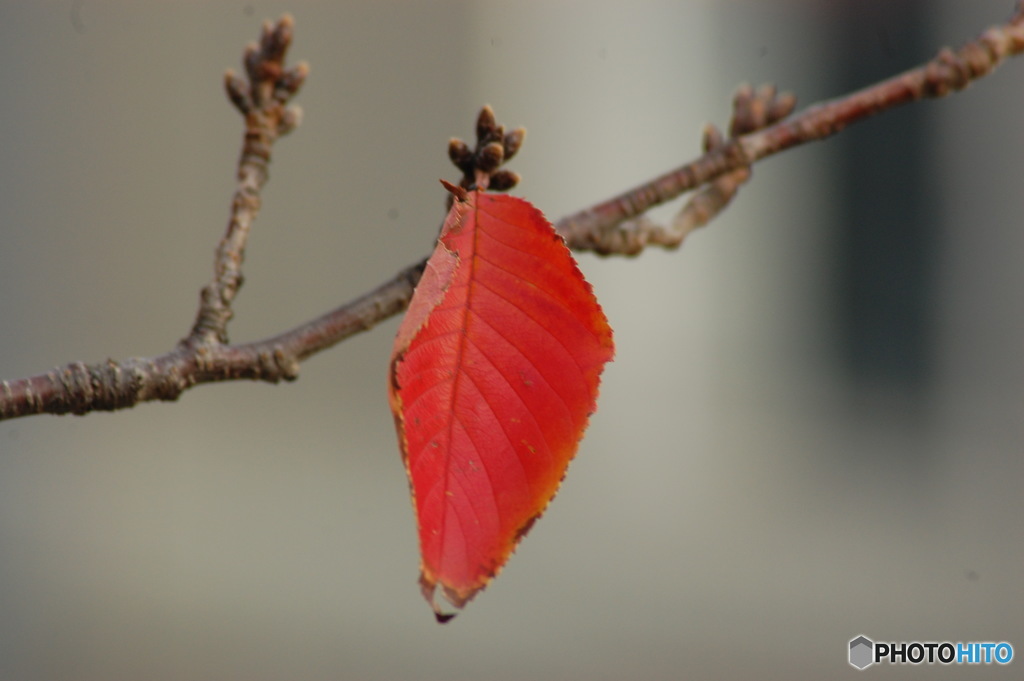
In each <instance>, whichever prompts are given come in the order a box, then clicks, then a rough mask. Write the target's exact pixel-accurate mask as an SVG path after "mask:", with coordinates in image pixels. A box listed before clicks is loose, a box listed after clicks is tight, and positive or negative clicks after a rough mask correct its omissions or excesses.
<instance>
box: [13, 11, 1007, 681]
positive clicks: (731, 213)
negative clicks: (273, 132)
mask: <svg viewBox="0 0 1024 681" xmlns="http://www.w3.org/2000/svg"><path fill="white" fill-rule="evenodd" d="M1012 5H1013V3H1012V2H1011V0H984V1H980V0H976V1H975V2H971V3H967V2H962V1H961V0H942V1H940V0H929V1H923V0H922V1H920V2H909V1H908V2H898V3H894V2H883V1H881V0H877V1H865V0H846V1H838V0H837V1H824V0H822V1H818V2H814V1H811V0H788V1H782V0H773V1H771V2H765V1H756V0H747V1H741V0H721V1H719V2H696V1H694V2H671V3H670V2H649V1H637V2H628V3H626V2H570V1H567V0H553V1H551V2H540V1H533V2H519V3H517V2H501V3H499V2H430V3H428V2H397V1H391V2H387V1H384V2H372V3H371V2H307V1H305V0H291V1H290V2H269V1H266V2H264V1H254V2H244V1H241V0H239V1H237V2H205V3H202V2H169V1H167V2H151V3H133V2H127V1H123V2H98V1H91V0H79V1H78V2H70V1H69V2H37V3H36V2H33V3H29V2H5V3H3V4H0V55H2V63H3V64H4V68H3V69H2V70H0V92H2V93H3V94H2V97H0V377H2V378H8V379H10V378H18V377H22V376H25V375H29V374H34V373H39V372H42V371H45V370H47V369H49V368H50V367H52V366H55V365H58V364H63V363H66V362H69V361H74V360H84V361H98V360H102V359H104V358H106V357H114V358H124V357H129V356H146V355H154V354H159V353H161V352H163V351H165V350H167V349H169V348H170V347H172V346H173V344H174V343H175V342H176V341H177V340H178V339H179V338H180V337H181V336H182V335H184V334H185V333H186V332H187V330H188V328H189V325H190V324H191V322H192V320H193V316H194V312H195V307H196V303H197V296H198V291H199V288H200V287H201V286H202V285H203V284H204V283H205V282H206V281H207V280H208V278H209V275H210V272H211V265H212V253H213V248H214V246H215V244H216V242H217V240H218V238H219V237H220V235H221V233H222V232H223V229H224V225H225V223H226V217H227V211H228V205H229V200H230V193H231V191H232V188H233V173H234V164H235V160H236V156H237V153H238V149H239V142H240V139H241V126H240V121H239V119H238V117H237V115H236V114H235V113H234V111H233V109H231V108H230V106H229V105H228V104H227V103H226V100H225V98H224V96H223V94H222V91H221V74H222V72H223V69H224V68H226V67H228V66H232V67H235V68H237V67H238V64H239V57H240V55H241V50H242V48H243V46H244V45H245V43H246V42H248V41H250V40H252V39H254V38H255V37H256V36H257V34H258V30H259V23H260V21H261V20H262V19H264V18H270V17H277V16H279V15H280V14H281V13H282V12H284V11H290V12H292V13H293V14H294V15H295V19H296V24H297V29H296V30H297V38H296V43H295V46H294V48H293V51H292V57H293V61H294V60H298V59H305V60H308V61H309V62H310V63H311V66H312V72H311V76H310V78H309V81H308V82H307V85H306V87H305V89H304V91H303V92H302V93H301V95H300V97H299V98H298V102H299V103H300V104H301V105H302V106H303V107H304V109H305V112H306V118H305V122H304V123H303V125H302V126H301V128H300V129H299V130H298V131H297V132H296V133H294V134H293V135H291V136H290V137H288V138H285V139H284V140H282V141H281V143H280V144H279V145H278V147H277V149H276V154H275V157H274V162H273V166H272V168H271V174H272V179H271V182H270V184H269V185H268V187H267V189H266V192H265V194H264V206H265V208H264V210H263V212H262V214H261V216H260V219H259V221H258V222H257V224H256V227H255V230H254V233H253V235H252V240H251V243H250V247H249V250H248V254H247V260H246V263H245V274H246V284H245V286H244V288H243V289H242V291H241V294H240V297H239V299H238V304H237V307H236V310H237V316H236V319H235V321H234V322H233V324H232V325H231V328H230V331H231V335H232V338H233V339H234V340H239V341H244V340H254V339H257V338H261V337H264V336H267V335H270V334H273V333H276V332H279V331H281V330H283V329H285V328H288V327H290V326H292V325H294V324H297V323H299V322H302V321H304V320H306V319H308V318H310V317H312V316H314V315H317V314H319V313H321V312H323V311H325V310H327V309H330V308H331V307H333V306H336V305H338V304H340V303H342V302H344V301H346V300H348V299H350V298H352V297H355V296H356V295H358V294H361V293H362V292H364V291H366V290H368V289H369V288H371V287H373V286H375V285H377V284H378V283H379V282H381V281H383V280H384V279H385V278H387V277H389V276H391V274H392V273H394V272H395V271H397V270H399V269H400V268H402V267H403V266H405V265H407V264H408V263H410V262H412V261H414V260H415V259H416V258H419V257H421V256H423V255H425V254H426V253H427V252H428V251H429V249H430V245H431V241H432V239H433V238H434V236H435V235H436V229H437V227H438V225H439V224H440V221H441V219H442V217H443V212H444V208H443V202H444V192H443V190H442V188H441V187H440V186H439V184H438V181H437V180H438V178H440V177H446V178H449V179H453V178H454V177H455V176H456V173H455V171H454V169H453V168H452V167H451V166H450V165H449V164H448V161H447V159H446V155H445V149H446V144H447V140H448V138H449V137H451V136H460V137H463V138H470V137H471V135H472V129H473V121H474V118H475V115H476V112H477V110H478V109H479V107H480V105H481V104H483V103H485V102H486V103H490V104H492V105H493V106H494V107H495V109H496V111H497V114H498V118H499V120H500V121H502V122H504V123H506V124H509V125H525V126H527V128H528V129H529V135H528V137H527V141H526V144H525V146H524V148H523V151H522V152H521V154H520V156H519V157H518V158H517V159H516V160H515V161H514V162H513V163H512V165H511V167H512V168H513V169H515V170H517V171H519V172H521V173H522V174H523V176H524V181H523V182H522V184H521V186H520V188H519V189H518V190H517V193H519V194H520V195H522V196H526V197H528V198H529V199H530V200H531V201H533V202H534V203H535V204H536V205H538V206H539V207H541V208H542V209H543V210H544V211H545V212H546V213H547V214H548V215H549V216H550V217H552V218H553V219H555V218H558V217H561V216H563V215H565V214H567V213H569V212H571V211H575V210H577V209H580V208H583V207H585V206H587V205H590V204H591V203H594V202H596V201H599V200H601V199H604V198H607V197H609V196H611V195H612V194H614V193H617V192H619V191H621V190H624V189H627V188H629V187H632V186H634V185H636V184H638V183H639V182H641V181H643V180H645V179H647V178H649V177H651V176H653V175H655V174H658V173H660V172H662V171H664V170H667V169H669V168H671V167H674V166H676V165H679V164H680V163H682V162H684V161H687V160H689V159H690V158H692V157H694V156H695V155H696V154H697V152H698V143H699V136H700V129H701V126H702V125H703V124H704V123H705V122H707V121H713V122H716V123H718V124H720V125H723V124H725V123H726V121H727V119H728V114H729V106H728V103H729V99H730V97H731V94H732V91H733V90H734V88H735V86H736V85H737V84H739V83H740V82H743V81H750V82H754V83H759V82H764V81H773V82H775V83H777V84H778V85H779V86H780V88H783V89H789V90H792V91H794V92H795V93H796V94H797V95H798V96H799V98H800V101H801V103H802V104H803V105H807V104H810V103H812V102H814V101H817V100H821V99H825V98H829V97H833V96H837V95H839V94H842V93H844V92H848V91H850V90H852V89H855V88H858V87H861V86H864V85H867V84H869V83H871V82H874V81H875V80H877V79H880V78H882V77H884V76H887V75H890V74H893V73H896V72H898V71H900V70H902V69H904V68H908V67H910V66H913V65H916V64H917V63H920V62H922V61H924V60H925V59H927V58H929V57H931V56H932V55H933V54H934V53H935V51H937V49H938V48H939V47H941V46H943V45H945V44H959V43H960V42H962V41H963V40H965V39H967V38H970V37H973V36H975V35H976V34H977V33H979V32H980V31H981V30H982V29H983V28H985V27H987V26H989V25H991V24H993V23H997V22H999V21H1002V20H1003V19H1005V18H1006V17H1007V16H1008V15H1009V14H1010V13H1011V11H1012V9H1013V7H1012ZM1022 109H1024V62H1020V63H1015V62H1012V61H1011V62H1010V63H1009V64H1007V65H1006V66H1004V67H1003V68H1002V69H1001V70H1000V71H999V72H997V73H996V74H995V75H994V76H992V77H990V78H987V79H985V80H983V81H981V82H979V83H978V84H977V85H975V86H974V87H972V88H971V89H970V90H968V91H967V92H966V93H963V94H960V95H957V96H955V97H953V98H950V99H947V100H943V101H939V102H929V103H924V104H919V105H914V106H912V107H909V108H906V109H903V110H900V111H896V112H892V113H890V114H888V115H886V116H884V117H882V118H880V119H878V120H874V121H870V122H867V123H865V124H863V125H861V126H858V127H855V128H853V129H850V130H848V131H847V132H844V133H843V134H842V135H840V136H838V137H837V138H834V139H833V140H830V141H828V142H825V143H821V144H817V145H813V146H810V147H805V148H801V149H797V150H793V151H790V152H788V153H786V154H784V155H782V156H780V157H777V158H775V159H771V160H769V161H767V162H764V163H762V164H760V165H758V166H757V167H756V169H755V172H754V178H753V181H752V183H751V184H750V185H749V186H748V187H747V188H746V189H745V190H744V191H743V192H741V194H740V196H739V199H738V200H737V201H736V203H735V205H734V206H732V207H731V208H730V209H729V210H728V211H727V213H725V214H724V215H723V216H722V217H721V218H720V219H719V220H717V221H715V222H714V223H713V225H712V226H711V227H709V228H708V229H706V230H704V231H703V232H700V233H697V234H696V235H694V236H692V237H691V239H690V240H689V241H687V243H686V244H685V246H684V247H683V248H682V249H681V250H680V251H679V252H675V253H664V252H650V253H645V254H644V255H642V256H641V257H640V258H638V259H635V260H627V259H606V260H602V259H598V258H596V257H591V256H584V257H582V258H581V261H582V262H581V264H582V267H583V269H584V272H585V273H586V275H587V276H588V278H589V279H590V280H591V281H592V282H593V283H594V286H595V288H596V290H597V293H598V296H599V298H600V300H601V301H602V304H603V305H604V308H605V310H606V312H607V314H608V317H609V318H610V320H611V322H612V324H613V326H614V328H615V331H616V339H617V344H618V355H617V357H616V361H615V363H614V364H612V365H610V367H609V368H608V370H607V371H606V377H605V380H604V383H603V385H602V396H601V400H600V403H599V405H600V408H599V410H598V413H597V415H596V416H595V417H594V419H593V420H592V425H591V427H590V430H589V432H588V434H587V436H586V438H585V440H584V442H583V444H582V447H581V449H580V453H579V456H578V458H577V460H576V461H575V462H574V463H573V465H572V467H571V469H570V474H569V476H568V479H567V481H566V483H565V485H564V486H563V488H562V491H561V492H560V494H559V497H558V499H557V500H556V502H555V503H554V504H553V505H552V507H551V508H550V509H549V512H548V514H547V515H546V516H545V518H544V519H543V520H542V521H541V522H540V523H538V524H537V526H536V527H535V528H534V530H533V532H532V533H531V535H530V536H529V537H528V538H527V539H526V541H525V542H524V543H523V545H522V546H521V547H520V550H519V551H518V553H517V554H516V556H515V557H514V558H513V560H512V561H511V563H510V564H509V566H508V568H507V569H506V570H505V572H504V573H503V574H502V576H501V578H500V579H498V580H497V581H496V582H495V583H494V584H493V585H492V586H491V587H490V588H488V590H487V591H486V592H484V593H483V594H481V595H480V596H479V597H478V598H477V600H476V601H475V602H474V603H472V604H471V605H470V607H469V608H468V609H467V611H466V612H465V613H464V614H463V615H461V616H460V617H459V618H457V619H456V620H455V621H454V622H452V623H451V624H450V625H448V626H447V627H439V626H437V625H435V624H434V621H433V617H432V616H431V614H430V612H429V609H428V607H427V606H426V604H425V603H424V602H423V601H422V599H421V598H420V595H419V591H418V588H417V586H416V566H417V547H416V538H415V531H414V522H413V517H412V512H411V509H410V506H409V501H408V493H407V485H406V481H405V476H404V472H403V470H402V466H401V463H400V459H399V455H398V452H397V450H396V445H395V436H394V432H393V426H392V421H391V415H390V413H389V411H388V407H387V400H386V394H385V372H386V363H387V357H388V354H389V351H390V346H391V341H392V338H393V334H394V331H395V329H396V326H397V321H396V320H391V321H389V322H388V323H385V324H382V325H381V326H380V327H378V328H376V329H374V330H373V331H372V332H370V333H367V334H363V335H361V336H359V337H356V338H353V339H351V340H350V341H348V342H346V343H344V344H342V345H340V346H338V347H336V348H335V349H333V350H331V351H329V352H326V353H324V354H322V355H319V356H317V357H315V358H313V359H312V360H311V361H309V362H307V363H306V364H304V365H303V367H302V375H301V378H300V380H299V381H298V382H296V383H293V384H288V385H280V386H268V385H263V384H252V383H238V384H225V385H210V386H203V387H200V388H198V389H196V390H193V391H190V392H187V393H186V394H185V395H184V396H183V397H182V399H181V400H180V401H179V402H178V403H176V404H146V405H142V406H139V407H137V408H135V409H133V410H131V411H128V412H122V413H117V414H93V415H90V416H87V417H85V418H77V417H70V416H69V417H61V418H56V417H46V416H44V417H33V418H29V419H22V420H16V421H11V422H5V423H0V678H2V679H5V680H6V679H12V680H22V679H23V680H35V679H39V680H51V679H82V680H92V679H95V680H101V679H103V680H112V679H114V680H117V679H154V680H163V679H167V680H171V679H175V680H180V679H195V680H202V679H211V680H212V679H239V680H241V679H247V680H262V679H267V680H269V679H296V680H307V679H309V680H314V679H368V680H370V679H498V680H504V679H508V680H512V679H525V678H530V679H627V678H628V679H683V678H702V679H754V678H757V679H787V680H794V679H824V678H854V677H855V675H856V674H858V672H856V671H855V670H853V669H852V668H851V667H849V666H848V664H847V662H846V647H847V642H848V641H849V640H850V639H851V638H853V637H855V636H857V635H858V634H865V635H867V636H869V637H870V638H873V639H875V640H897V641H899V640H915V639H916V640H952V641H985V640H995V641H1002V640H1006V641H1009V642H1011V643H1013V644H1014V645H1015V646H1016V648H1017V653H1018V657H1020V656H1021V655H1024V618H1022V617H1021V613H1022V612H1024V580H1022V579H1021V577H1022V566H1024V548H1022V547H1024V529H1022V527H1024V524H1022V523H1021V516H1022V512H1024V501H1022V499H1024V495H1022V494H1021V491H1022V487H1024V485H1022V483H1024V458H1022V456H1021V455H1022V453H1024V418H1022V414H1024V362H1022V361H1021V350H1022V349H1024V304H1022V301H1021V295H1020V293H1021V291H1022V290H1024V267H1022V266H1021V264H1022V262H1024V229H1022V225H1021V216H1022V215H1024V192H1022V191H1021V177H1022V176H1024V128H1022V127H1021V118H1020V111H1021V110H1022ZM658 215H660V216H662V217H668V216H670V215H671V210H669V211H665V210H662V211H659V212H658ZM1022 664H1024V660H1021V659H1017V660H1015V661H1014V663H1013V665H1012V667H1011V668H1009V669H1007V668H984V669H979V668H964V667H957V668H949V669H942V670H936V672H935V673H936V674H940V672H941V674H940V675H941V678H944V679H954V678H956V679H966V678H972V679H973V678H982V677H984V678H989V677H991V678H1007V679H1008V678H1013V677H1015V676H1019V674H1020V668H1021V665H1022ZM917 672H918V673H917V674H916V676H917V677H920V676H921V673H922V672H924V670H917ZM866 673H870V674H871V675H872V677H873V678H892V679H901V678H907V677H908V676H909V675H913V671H911V670H907V669H903V668H875V669H872V670H869V672H866Z"/></svg>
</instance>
